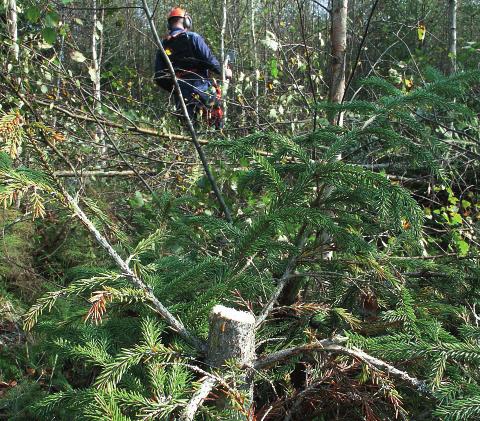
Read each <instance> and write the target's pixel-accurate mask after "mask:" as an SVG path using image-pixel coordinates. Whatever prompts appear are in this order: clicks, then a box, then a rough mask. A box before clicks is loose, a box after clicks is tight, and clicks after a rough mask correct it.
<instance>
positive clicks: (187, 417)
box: [179, 377, 217, 421]
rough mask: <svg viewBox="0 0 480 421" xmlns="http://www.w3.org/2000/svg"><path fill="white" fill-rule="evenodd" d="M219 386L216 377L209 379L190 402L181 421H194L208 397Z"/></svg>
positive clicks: (182, 414)
mask: <svg viewBox="0 0 480 421" xmlns="http://www.w3.org/2000/svg"><path fill="white" fill-rule="evenodd" d="M216 384H217V379H216V378H214V377H207V378H206V379H205V380H204V381H203V383H202V386H201V387H200V389H198V390H197V391H196V392H195V394H194V395H193V396H192V398H191V399H190V401H189V402H188V404H187V406H186V407H185V409H184V410H183V411H182V413H181V415H180V418H179V420H180V421H192V420H193V419H194V418H195V414H196V413H197V411H198V409H199V408H200V406H201V405H202V403H203V401H204V400H205V399H206V398H207V397H208V395H209V394H210V392H211V391H212V389H213V388H214V387H215V385H216Z"/></svg>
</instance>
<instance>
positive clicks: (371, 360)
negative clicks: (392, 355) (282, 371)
mask: <svg viewBox="0 0 480 421" xmlns="http://www.w3.org/2000/svg"><path fill="white" fill-rule="evenodd" d="M346 341H347V338H345V337H337V338H333V339H323V340H321V341H318V342H315V343H312V344H308V345H303V346H299V347H296V348H288V349H283V350H281V351H278V352H274V353H273V354H270V355H267V356H265V357H262V358H259V359H257V360H256V361H254V363H253V368H254V369H255V370H262V369H266V368H268V367H270V366H272V365H275V364H276V363H279V362H281V361H284V360H287V359H290V358H292V357H294V356H296V355H300V354H308V353H315V352H332V353H337V354H344V355H348V356H350V357H354V358H356V359H359V360H361V361H363V362H365V363H367V364H368V365H370V366H372V367H374V368H376V369H377V370H381V371H384V372H386V373H387V374H389V375H391V376H392V377H395V378H397V379H399V380H402V381H404V382H405V383H408V384H409V385H410V386H412V387H413V388H414V389H415V390H417V392H419V393H420V394H422V395H431V394H432V392H431V390H430V389H429V387H428V386H427V384H426V383H425V382H424V381H423V380H419V379H417V378H415V377H412V376H410V374H408V373H407V372H405V371H402V370H399V369H398V368H395V367H394V366H393V365H391V364H389V363H387V362H385V361H382V360H380V359H378V358H376V357H373V356H371V355H369V354H367V353H366V352H364V351H362V350H360V349H357V348H346V347H344V346H342V345H340V344H343V343H345V342H346Z"/></svg>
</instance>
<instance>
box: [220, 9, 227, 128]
mask: <svg viewBox="0 0 480 421" xmlns="http://www.w3.org/2000/svg"><path fill="white" fill-rule="evenodd" d="M226 30H227V0H222V29H221V31H220V58H221V63H222V97H223V121H224V123H226V121H227V101H226V96H227V90H228V85H227V78H226V76H225V70H226V69H225V33H226Z"/></svg>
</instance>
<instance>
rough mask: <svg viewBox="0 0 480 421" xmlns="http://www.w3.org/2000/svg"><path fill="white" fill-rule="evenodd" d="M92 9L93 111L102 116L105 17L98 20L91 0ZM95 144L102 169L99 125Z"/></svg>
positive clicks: (104, 150)
mask: <svg viewBox="0 0 480 421" xmlns="http://www.w3.org/2000/svg"><path fill="white" fill-rule="evenodd" d="M92 9H93V28H92V64H93V71H92V72H91V78H92V82H93V97H94V109H95V111H96V112H97V115H99V116H101V115H102V91H101V85H100V73H101V69H102V56H103V20H104V16H105V10H104V9H102V13H101V18H100V20H99V19H98V15H97V0H92ZM95 143H97V144H100V145H101V147H100V156H101V158H102V160H101V166H102V167H104V166H105V164H106V162H105V161H104V159H105V156H106V154H107V147H106V144H105V134H104V132H103V128H102V126H101V125H100V124H97V127H96V129H95Z"/></svg>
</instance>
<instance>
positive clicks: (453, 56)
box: [448, 0, 457, 74]
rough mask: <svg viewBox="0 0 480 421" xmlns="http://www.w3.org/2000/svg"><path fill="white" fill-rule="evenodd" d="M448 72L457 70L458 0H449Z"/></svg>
mask: <svg viewBox="0 0 480 421" xmlns="http://www.w3.org/2000/svg"><path fill="white" fill-rule="evenodd" d="M448 63H449V66H448V73H449V74H452V73H455V72H456V71H457V0H448Z"/></svg>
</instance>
